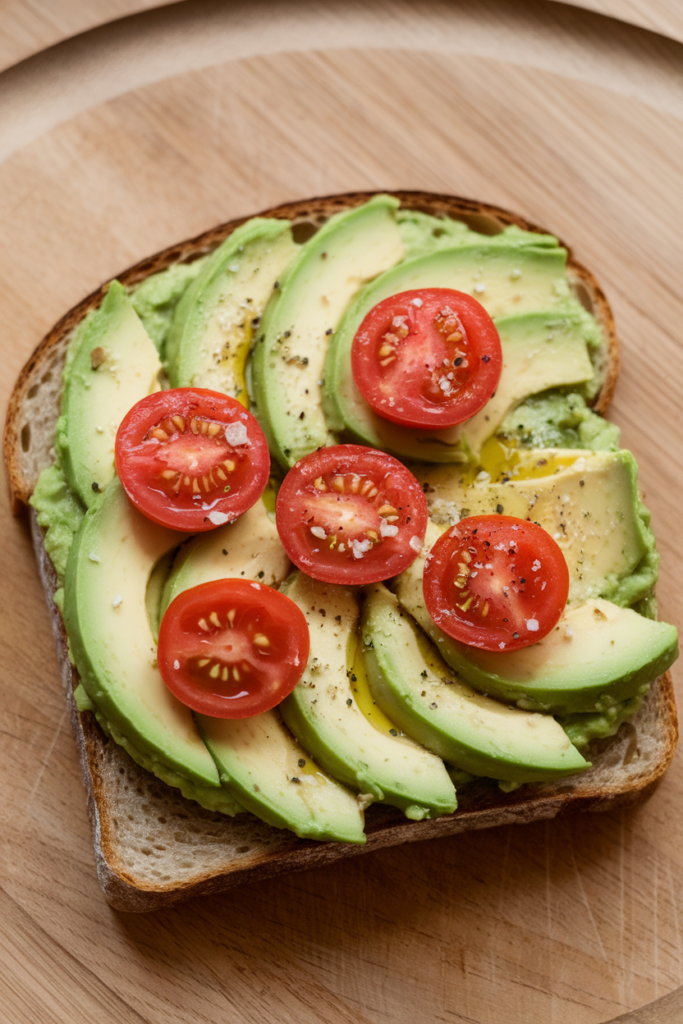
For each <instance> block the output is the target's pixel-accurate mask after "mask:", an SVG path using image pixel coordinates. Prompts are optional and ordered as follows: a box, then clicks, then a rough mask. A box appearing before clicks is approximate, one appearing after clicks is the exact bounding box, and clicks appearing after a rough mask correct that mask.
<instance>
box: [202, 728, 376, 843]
mask: <svg viewBox="0 0 683 1024" xmlns="http://www.w3.org/2000/svg"><path fill="white" fill-rule="evenodd" d="M197 722H198V725H199V728H200V730H201V733H202V736H203V737H204V740H205V742H206V745H207V747H208V748H209V750H210V751H211V753H212V755H213V757H214V758H215V761H216V764H217V765H218V769H219V771H220V775H221V781H222V783H223V786H224V787H225V788H226V789H228V790H229V792H230V793H232V794H233V796H235V797H236V799H237V800H238V801H239V803H240V804H241V805H242V806H243V807H245V808H246V809H247V810H248V811H251V812H252V814H255V815H256V816H257V817H258V818H261V820H262V821H266V822H268V824H269V825H275V826H276V827H277V828H288V829H291V831H292V832H294V833H295V834H296V835H298V836H300V837H301V838H302V839H328V840H336V841H337V842H342V843H364V842H365V834H364V832H363V814H362V811H361V808H360V806H359V804H358V801H357V799H356V794H355V793H352V792H351V790H349V789H347V788H346V787H345V786H341V785H340V784H339V783H338V782H336V781H335V780H334V779H332V778H330V776H329V775H326V774H325V773H324V772H323V771H321V770H320V768H319V767H318V766H317V765H316V764H315V762H314V761H312V760H311V758H310V757H309V755H308V754H307V753H306V751H305V750H304V749H303V747H301V746H299V744H298V743H297V742H296V740H295V739H294V737H293V736H292V735H291V733H290V732H289V731H288V730H287V729H286V728H285V726H284V724H283V722H282V719H281V717H280V714H279V712H278V711H277V710H273V711H266V712H264V713H263V714H261V715H254V716H253V717H252V718H234V719H229V718H208V717H206V716H205V715H197Z"/></svg>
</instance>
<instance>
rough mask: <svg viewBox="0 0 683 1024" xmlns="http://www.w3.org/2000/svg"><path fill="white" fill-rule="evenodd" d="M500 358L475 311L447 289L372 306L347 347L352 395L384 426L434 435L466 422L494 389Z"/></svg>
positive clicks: (486, 320) (494, 337)
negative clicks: (430, 431) (394, 425)
mask: <svg viewBox="0 0 683 1024" xmlns="http://www.w3.org/2000/svg"><path fill="white" fill-rule="evenodd" d="M502 367H503V355H502V350H501V346H500V338H499V337H498V331H497V330H496V327H495V324H494V323H493V320H492V319H491V317H490V316H489V315H488V313H487V312H486V310H485V309H484V307H483V306H482V305H481V303H479V302H477V300H476V299H473V298H472V297H471V296H470V295H466V294H465V293H464V292H456V291H453V290H452V289H450V288H422V289H419V290H417V291H409V292H401V293H400V294H398V295H391V296H390V297H389V298H387V299H384V300H383V301H382V302H379V303H378V304H377V305H376V306H374V307H373V309H371V310H370V312H369V313H368V315H367V316H366V317H365V319H364V320H363V323H362V324H361V325H360V327H359V328H358V331H357V332H356V336H355V338H354V340H353V346H352V349H351V368H352V370H353V377H354V380H355V382H356V387H357V388H358V390H359V391H360V393H361V395H362V396H363V398H364V399H365V400H366V401H367V402H369V404H370V405H371V406H372V408H373V409H374V410H375V412H376V413H377V414H378V415H379V416H382V417H383V418H384V419H387V420H391V422H392V423H401V424H403V425H404V426H409V427H428V428H431V429H435V430H436V429H441V428H442V427H452V426H455V424H456V423H462V422H463V421H464V420H467V419H469V418H470V417H471V416H474V414H475V413H477V412H479V410H480V409H482V408H483V407H484V406H485V405H486V403H487V402H488V400H489V399H490V398H491V396H492V395H493V393H494V391H495V390H496V388H497V387H498V381H499V379H500V374H501V370H502Z"/></svg>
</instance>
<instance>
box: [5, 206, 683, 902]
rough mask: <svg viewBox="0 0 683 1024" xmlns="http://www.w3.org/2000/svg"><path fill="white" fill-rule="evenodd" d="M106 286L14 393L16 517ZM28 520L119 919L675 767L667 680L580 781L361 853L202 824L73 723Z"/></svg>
mask: <svg viewBox="0 0 683 1024" xmlns="http://www.w3.org/2000/svg"><path fill="white" fill-rule="evenodd" d="M395 195H396V196H397V197H398V198H399V199H400V201H401V203H402V205H403V206H404V207H406V208H408V209H412V210H420V211H422V212H425V213H429V214H432V215H437V216H438V215H443V214H446V215H448V216H450V217H453V218H455V219H458V220H462V221H464V222H466V223H467V224H468V226H470V227H471V228H473V229H474V230H476V231H480V232H482V233H485V234H496V233H498V232H499V231H501V230H502V229H503V228H504V227H505V226H507V225H510V224H515V225H517V226H518V227H521V228H524V229H526V230H530V231H541V229H539V228H537V227H535V226H534V225H532V224H529V223H528V222H527V221H525V220H524V219H523V218H521V217H518V216H515V215H514V214H511V213H509V212H507V211H505V210H501V209H498V208H496V207H492V206H488V205H486V204H484V203H479V202H474V201H471V200H466V199H459V198H455V197H451V196H442V195H434V194H431V193H423V192H397V193H395ZM369 198H370V194H369V193H352V194H348V195H342V196H331V197H328V198H324V199H315V200H309V201H304V202H298V203H290V204H286V205H284V206H279V207H276V208H275V209H272V210H267V211H265V212H264V213H263V214H261V216H264V217H283V218H287V219H289V220H291V221H292V222H293V223H294V225H295V234H298V235H299V237H301V238H305V237H306V236H307V234H309V233H311V232H312V231H313V230H314V228H316V227H317V226H319V225H320V224H321V223H322V222H323V221H324V220H326V219H327V218H328V217H329V216H331V215H332V214H333V213H336V212H338V211H340V210H346V209H350V208H351V207H354V206H358V205H360V204H361V203H364V202H366V201H367V200H368V199H369ZM242 223H244V221H243V220H240V221H231V222H230V223H228V224H224V225H221V226H220V227H217V228H214V229H212V230H211V231H208V232H206V233H205V234H203V235H201V236H199V237H198V238H195V239H192V240H190V241H187V242H183V243H180V244H179V245H176V246H173V247H172V248H170V249H167V250H166V251H165V252H162V253H159V254H158V255H156V256H153V257H151V258H150V259H148V260H144V261H143V262H142V263H139V264H137V265H136V266H135V267H132V268H131V269H129V270H127V271H126V272H125V273H123V274H121V275H119V280H120V281H121V282H122V283H123V284H124V285H126V286H127V287H133V286H135V285H136V284H138V283H140V282H141V281H143V280H145V279H146V278H147V277H149V276H150V275H151V274H155V273H157V272H159V271H161V270H164V269H166V268H167V267H169V266H171V265H172V264H175V263H179V262H189V261H191V260H193V259H196V258H197V257H199V256H201V255H204V254H205V253H207V252H211V251H212V250H213V249H214V248H216V246H217V245H219V244H220V243H221V242H222V241H223V240H224V239H225V238H226V237H227V236H228V235H229V234H230V233H231V232H232V231H234V230H235V228H237V227H238V226H239V225H240V224H242ZM568 274H569V280H570V284H571V286H572V288H573V289H574V291H575V293H576V295H577V296H578V297H579V299H580V300H581V301H582V302H583V304H584V305H585V306H586V307H587V308H588V309H589V310H590V311H591V312H592V313H593V314H594V316H595V317H596V319H597V320H598V322H599V324H600V325H601V328H602V332H603V336H604V347H603V350H602V352H601V357H600V363H599V367H598V369H599V373H600V375H601V389H600V391H599V393H598V395H597V397H596V400H595V402H594V404H593V408H594V409H595V410H596V411H598V412H604V411H605V410H606V409H607V407H608V405H609V402H610V400H611V397H612V394H613V391H614V386H615V384H616V379H617V375H618V367H619V354H618V343H617V338H616V333H615V330H614V322H613V318H612V314H611V310H610V308H609V305H608V303H607V300H606V299H605V296H604V295H603V293H602V291H601V289H600V287H599V285H598V284H597V282H596V280H595V278H594V277H593V275H592V274H591V273H590V271H588V270H587V269H586V268H585V267H583V266H582V265H581V264H580V263H579V262H578V261H577V260H576V259H574V257H573V255H572V254H571V251H570V252H569V261H568ZM105 287H106V286H103V288H101V289H99V290H98V291H97V292H94V293H93V294H92V295H90V296H88V297H87V298H86V299H84V300H83V301H82V302H81V303H80V304H79V305H78V306H76V307H75V308H74V309H72V310H71V311H70V312H69V313H67V314H66V316H65V317H63V319H62V320H60V322H59V323H58V324H56V325H55V327H54V328H53V329H52V330H51V331H50V332H49V334H48V335H47V336H46V337H45V338H44V340H43V341H42V342H41V344H40V345H39V346H38V348H37V349H36V351H35V352H34V354H33V355H32V356H31V358H30V359H29V361H28V362H27V364H26V366H25V367H24V369H23V371H22V373H21V374H20V376H19V379H18V381H17V383H16V386H15V388H14V391H13V394H12V397H11V400H10V405H9V410H8V414H7V420H6V424H5V437H4V456H5V465H6V468H7V474H8V479H9V485H10V491H11V496H12V504H13V509H14V511H15V513H16V514H20V513H21V512H22V511H25V510H26V507H27V502H28V499H29V498H30V496H31V493H32V492H33V488H34V487H35V484H36V481H37V479H38V476H39V474H40V472H41V470H42V469H43V468H44V467H46V466H48V465H50V463H51V462H52V461H53V458H54V449H53V439H54V431H55V425H56V421H57V416H58V414H59V401H60V393H61V376H62V368H63V365H64V359H65V356H66V350H67V347H68V344H69V341H70V339H71V337H72V336H73V333H74V331H75V329H76V328H77V327H78V325H79V324H80V322H81V321H82V320H83V318H84V317H85V316H86V314H87V313H88V312H89V311H90V310H91V309H94V308H96V307H97V306H98V305H99V303H100V302H101V301H102V297H103V295H104V289H105ZM30 521H31V528H32V534H33V541H34V547H35V551H36V557H37V560H38V565H39V569H40V574H41V578H42V581H43V586H44V589H45V593H46V598H47V603H48V607H49V609H50V613H51V616H52V623H53V630H54V635H55V642H56V645H57V651H58V656H59V663H60V670H61V676H62V682H63V685H64V689H65V694H66V699H67V702H68V705H69V709H70V712H71V719H72V723H73V728H74V734H75V736H76V741H77V744H78V749H79V754H80V760H81V767H82V771H83V778H84V782H85V785H86V789H87V792H88V808H89V813H90V819H91V823H92V829H93V840H94V845H95V853H96V859H97V871H98V876H99V879H100V883H101V885H102V888H103V890H104V893H105V896H106V898H107V899H108V901H109V902H110V903H111V904H112V906H114V907H116V908H117V909H119V910H126V911H146V910H152V909H156V908H158V907H160V906H163V905H165V904H169V903H173V902H175V901H177V900H179V899H184V898H186V897H189V896H193V895H200V894H207V893H211V892H218V891H220V890H223V889H227V888H230V887H231V886H233V885H237V884H239V883H241V882H244V881H248V880H252V879H253V880H255V879H258V878H265V877H268V876H270V875H274V874H277V873H279V872H281V871H290V870H295V869H301V868H305V867H308V866H311V865H317V864H322V863H327V862H328V861H333V860H337V859H338V858H341V857H348V856H351V855H353V854H356V853H361V852H364V851H366V850H373V849H377V848H379V847H382V846H391V845H394V844H396V843H402V842H412V841H416V840H419V839H427V838H432V837H436V836H442V835H449V834H452V833H456V832H462V831H465V830H468V829H474V828H488V827H491V826H495V825H503V824H509V823H515V822H516V823H523V822H528V821H534V820H538V819H541V818H552V817H554V816H555V815H557V814H560V813H564V812H565V811H567V810H571V809H582V810H604V809H607V808H612V807H614V806H615V805H616V804H618V803H623V802H631V801H634V800H636V799H638V798H641V797H643V796H645V795H647V794H649V793H650V792H651V791H652V789H653V788H654V787H655V786H656V784H657V782H658V781H659V779H660V778H661V776H662V775H663V774H664V772H665V771H666V769H667V767H668V766H669V763H670V761H671V758H672V756H673V753H674V749H675V746H676V741H677V738H678V727H677V720H676V708H675V703H674V698H673V687H672V683H671V678H670V675H669V674H668V673H667V674H666V675H664V676H662V677H661V678H660V679H658V680H657V681H656V682H655V683H654V684H653V686H652V688H651V690H650V693H649V694H648V696H647V698H646V700H645V701H644V703H643V705H642V707H641V709H640V711H639V712H638V714H637V715H636V716H635V718H633V719H632V720H631V721H630V722H626V723H624V724H623V725H622V726H621V728H620V729H619V732H618V733H617V735H616V736H614V737H612V738H611V739H608V740H600V741H593V743H592V744H591V746H590V748H589V759H590V760H591V761H592V762H593V767H592V768H591V769H590V770H589V771H588V772H586V773H584V774H582V775H579V776H576V777H571V778H567V779H563V780H561V781H559V782H554V783H544V784H540V785H535V786H523V787H521V788H520V789H519V790H517V791H515V792H512V793H509V794H507V795H506V794H504V793H502V792H501V791H500V790H499V788H498V787H497V785H496V784H495V783H493V782H489V781H487V780H478V781H475V782H474V783H472V784H471V785H469V786H467V787H465V788H464V789H462V790H460V791H459V792H458V799H459V807H458V810H457V811H456V812H455V813H454V814H451V815H447V816H445V817H441V818H436V819H434V820H429V821H422V822H411V821H408V820H406V819H405V818H404V817H403V815H402V814H401V813H400V812H399V811H397V810H395V809H393V808H391V807H388V806H382V805H373V806H371V807H370V808H369V809H368V811H367V812H366V834H367V843H366V844H365V846H362V847H358V846H351V845H347V844H342V843H315V842H312V841H308V840H301V839H297V838H296V836H294V835H293V834H292V833H289V832H287V831H283V830H279V829H276V828H273V827H271V826H268V825H265V824H264V823H263V822H261V821H259V820H257V819H256V818H255V817H253V816H252V815H250V814H241V815H238V816H237V817H236V818H228V817H225V816H223V815H221V814H218V813H213V812H210V811H205V810H203V809H202V808H201V807H199V806H198V805H197V804H195V803H194V802H192V801H189V800H185V799H184V798H183V797H182V796H181V795H180V793H179V792H178V791H176V790H174V789H172V788H170V787H168V786H166V785H165V784H164V783H162V782H160V781H159V780H158V779H156V778H155V777H154V776H152V775H150V774H149V773H148V772H146V771H144V770H143V769H141V768H139V767H138V766H137V765H136V764H135V763H134V762H133V761H132V760H131V758H130V757H129V756H128V754H126V752H125V751H124V750H123V749H122V748H121V747H119V746H118V745H117V744H116V743H114V742H112V741H111V740H109V739H108V738H107V737H106V736H105V735H104V733H103V732H102V730H101V729H100V727H99V726H98V724H97V722H96V720H95V717H94V715H93V714H92V713H91V712H83V713H80V712H79V711H78V710H77V708H76V703H75V700H74V696H73V691H74V689H75V686H76V685H77V683H78V675H77V672H76V670H75V669H74V668H73V666H72V665H71V663H70V661H69V657H68V650H67V643H66V634H65V631H64V624H63V622H62V619H61V616H60V614H59V612H58V610H57V608H56V606H55V604H54V602H53V600H52V596H53V594H54V591H55V589H56V587H57V579H56V576H55V573H54V569H53V567H52V564H51V562H50V560H49V558H48V556H47V554H46V552H45V549H44V547H43V539H42V532H41V530H40V528H39V527H38V525H37V523H36V519H35V515H34V514H33V513H32V512H31V515H30Z"/></svg>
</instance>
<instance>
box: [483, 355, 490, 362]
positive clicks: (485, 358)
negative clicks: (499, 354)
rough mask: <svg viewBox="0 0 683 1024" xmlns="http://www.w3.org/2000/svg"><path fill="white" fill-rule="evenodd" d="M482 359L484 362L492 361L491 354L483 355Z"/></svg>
mask: <svg viewBox="0 0 683 1024" xmlns="http://www.w3.org/2000/svg"><path fill="white" fill-rule="evenodd" d="M481 361H482V363H490V362H491V356H482V357H481Z"/></svg>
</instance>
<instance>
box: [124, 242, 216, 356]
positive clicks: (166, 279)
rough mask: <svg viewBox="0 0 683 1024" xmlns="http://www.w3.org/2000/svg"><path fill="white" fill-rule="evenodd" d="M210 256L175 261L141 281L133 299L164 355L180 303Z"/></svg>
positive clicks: (141, 317)
mask: <svg viewBox="0 0 683 1024" xmlns="http://www.w3.org/2000/svg"><path fill="white" fill-rule="evenodd" d="M208 259H209V257H208V256H202V257H201V258H200V259H198V260H194V261H193V262H192V263H174V264H172V265H171V266H170V267H167V268H166V270H162V271H160V272H159V273H158V274H152V276H151V277H148V278H147V279H146V280H145V281H143V282H142V283H141V284H139V285H137V286H136V288H135V291H134V292H133V293H132V294H131V297H130V300H131V302H132V303H133V309H134V310H135V312H136V313H137V314H138V316H139V317H140V319H141V320H142V326H143V327H144V328H145V330H146V331H147V333H148V334H149V336H150V338H151V339H152V341H153V342H154V344H155V345H156V349H157V352H158V353H159V356H160V357H161V358H163V357H164V353H165V350H166V339H167V338H168V334H169V331H170V329H171V323H172V322H173V317H174V315H175V311H176V309H177V307H178V303H179V302H180V300H181V299H182V297H183V295H184V294H185V292H186V291H187V289H188V287H189V285H190V284H192V282H193V281H194V279H195V278H196V277H197V275H198V274H199V273H200V272H201V270H202V269H203V267H204V266H205V264H206V262H207V260H208Z"/></svg>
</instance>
